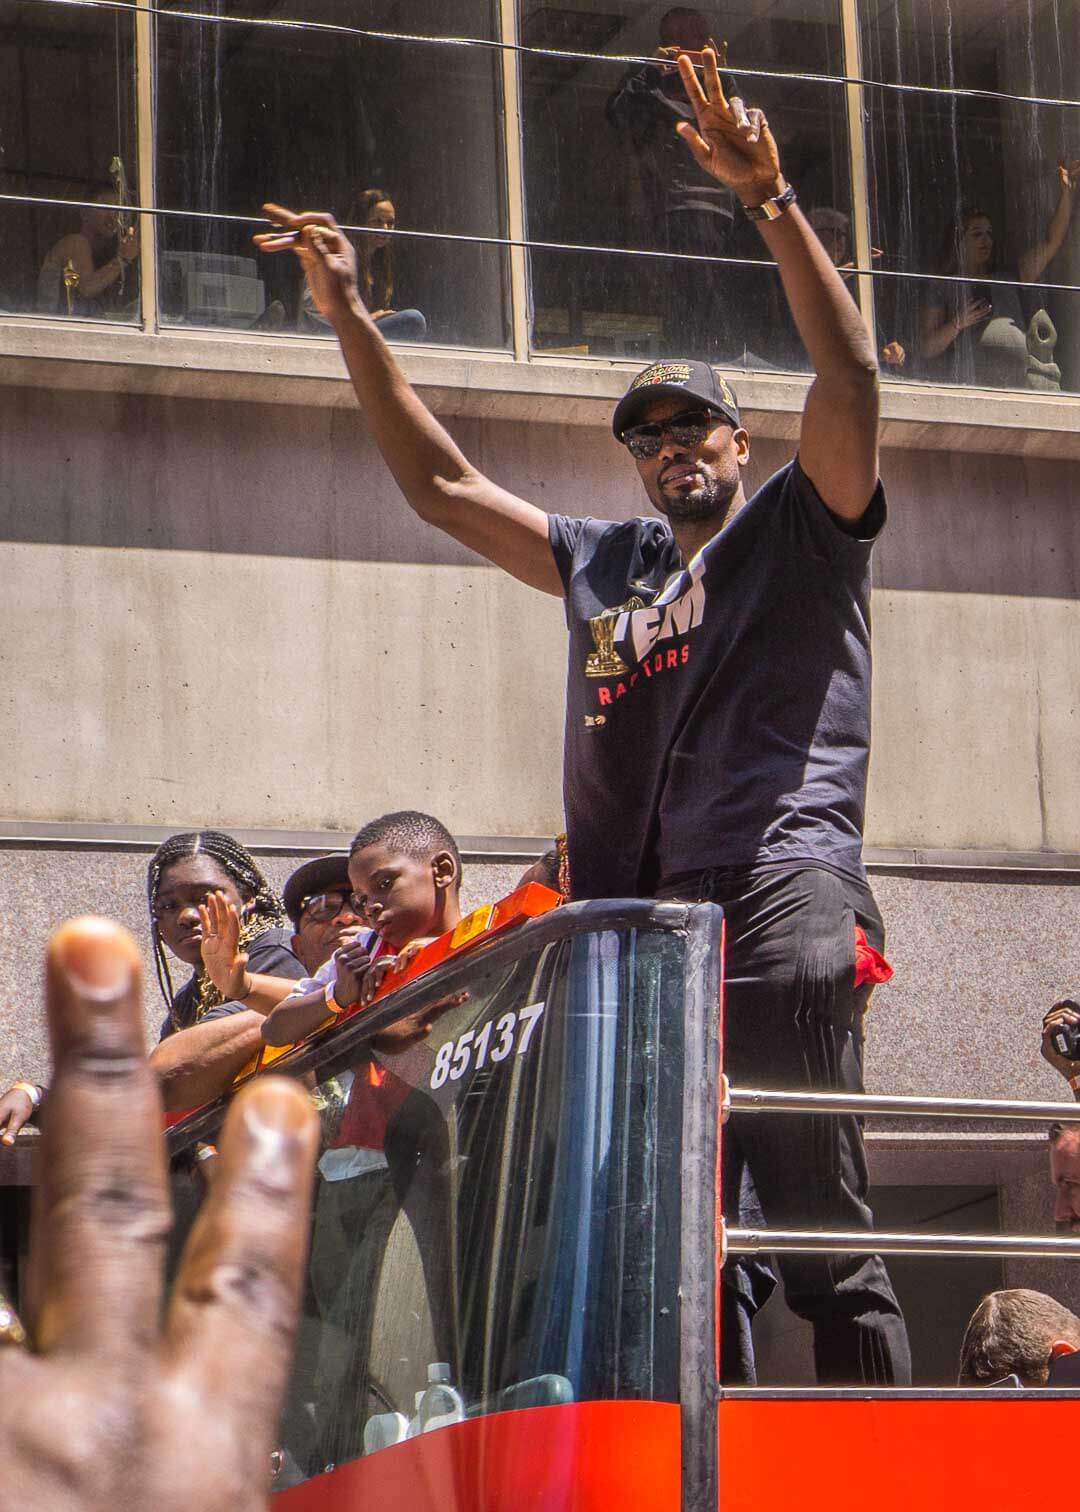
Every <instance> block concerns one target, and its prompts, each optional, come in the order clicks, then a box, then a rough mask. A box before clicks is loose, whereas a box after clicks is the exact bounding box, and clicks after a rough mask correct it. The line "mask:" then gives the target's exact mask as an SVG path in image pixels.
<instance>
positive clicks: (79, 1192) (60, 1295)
mask: <svg viewBox="0 0 1080 1512" xmlns="http://www.w3.org/2000/svg"><path fill="white" fill-rule="evenodd" d="M46 982H47V985H46V1009H47V1012H48V1018H49V1036H50V1040H51V1044H52V1056H53V1065H54V1068H55V1070H54V1075H53V1083H52V1089H51V1091H50V1094H49V1100H48V1103H47V1105H46V1107H45V1109H44V1111H43V1118H42V1124H43V1130H42V1146H41V1165H40V1169H41V1180H40V1182H39V1184H38V1187H37V1190H36V1191H35V1193H34V1207H33V1229H32V1239H31V1263H30V1275H31V1278H32V1289H31V1306H30V1309H29V1311H30V1319H31V1328H32V1332H33V1336H34V1338H35V1342H36V1344H37V1347H38V1348H39V1349H40V1350H54V1349H70V1350H80V1351H86V1352H88V1353H90V1352H92V1353H99V1354H106V1353H111V1354H115V1353H120V1354H127V1355H133V1360H132V1363H133V1364H134V1363H135V1359H136V1358H137V1356H138V1352H139V1350H146V1349H147V1348H148V1347H149V1345H150V1344H151V1343H153V1342H154V1341H156V1339H157V1336H158V1307H159V1302H160V1291H161V1267H162V1261H163V1255H164V1241H165V1236H166V1234H167V1233H168V1230H169V1225H170V1221H171V1215H170V1211H169V1200H168V1195H167V1190H166V1184H165V1153H164V1151H165V1147H164V1142H163V1140H162V1136H161V1100H160V1098H159V1097H158V1093H157V1086H156V1083H155V1081H154V1078H153V1075H152V1073H151V1072H150V1069H149V1067H148V1066H147V1064H146V1047H145V1043H144V1040H143V1024H142V1010H141V1001H140V999H141V987H142V970H141V964H140V960H139V953H138V950H137V949H136V947H135V942H134V941H133V940H132V938H131V936H130V935H129V934H128V933H127V932H126V931H125V930H123V929H121V928H120V926H119V925H118V924H113V923H111V922H110V921H109V920H107V919H97V918H84V919H74V920H72V921H71V922H70V923H67V924H63V925H61V927H60V928H59V929H58V930H57V931H56V933H55V934H54V935H53V937H52V940H51V941H50V943H49V948H48V953H47V956H46Z"/></svg>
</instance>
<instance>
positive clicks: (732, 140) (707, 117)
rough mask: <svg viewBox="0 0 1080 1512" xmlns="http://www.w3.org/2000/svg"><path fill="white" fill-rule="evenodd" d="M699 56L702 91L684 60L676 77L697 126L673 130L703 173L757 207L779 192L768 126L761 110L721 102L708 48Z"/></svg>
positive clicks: (777, 159) (682, 124) (713, 60)
mask: <svg viewBox="0 0 1080 1512" xmlns="http://www.w3.org/2000/svg"><path fill="white" fill-rule="evenodd" d="M701 56H702V72H703V74H704V77H705V88H704V89H702V87H701V81H700V80H699V79H698V76H697V74H696V73H695V71H694V65H693V63H692V61H691V59H690V57H689V56H688V55H687V54H686V53H682V54H680V57H679V72H680V74H681V75H682V81H683V87H684V88H685V90H686V95H687V99H688V100H689V101H690V103H691V105H692V106H693V107H694V115H695V116H696V118H697V126H696V128H695V127H694V126H691V125H690V123H689V121H680V122H679V124H678V125H677V126H676V128H675V130H676V131H677V132H678V133H679V135H680V136H681V137H682V139H683V141H684V142H685V143H686V145H687V147H689V149H690V151H691V152H692V153H693V154H694V157H695V158H696V159H697V161H698V163H699V164H700V165H701V167H702V168H704V169H705V172H706V173H710V174H711V175H712V176H713V178H715V179H718V180H719V181H720V183H721V184H726V185H727V187H728V188H729V189H733V190H734V191H735V193H736V194H737V195H738V196H739V198H740V199H741V200H742V202H743V204H744V205H760V204H762V203H763V201H765V200H767V199H771V198H772V197H773V196H774V195H777V194H780V193H781V192H782V191H783V189H784V179H783V175H782V174H781V172H780V156H779V153H778V152H777V149H776V143H775V141H774V140H773V134H772V132H771V131H770V130H769V123H768V121H766V119H765V115H764V113H763V112H762V111H760V110H756V109H755V110H747V109H746V107H745V106H744V105H743V102H742V101H741V100H740V99H739V98H738V96H737V95H733V96H732V98H731V99H730V100H728V99H727V97H726V96H725V94H724V87H723V85H722V84H721V82H720V71H719V69H718V67H717V63H716V53H715V52H714V51H713V49H712V48H711V47H707V48H706V49H705V50H704V52H703V53H702V55H701Z"/></svg>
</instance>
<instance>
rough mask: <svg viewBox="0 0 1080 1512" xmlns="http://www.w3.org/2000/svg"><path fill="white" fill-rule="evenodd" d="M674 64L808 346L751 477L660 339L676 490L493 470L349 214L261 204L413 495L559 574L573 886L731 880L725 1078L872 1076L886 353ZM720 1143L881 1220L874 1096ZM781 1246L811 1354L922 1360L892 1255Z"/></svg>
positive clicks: (834, 1223) (660, 421)
mask: <svg viewBox="0 0 1080 1512" xmlns="http://www.w3.org/2000/svg"><path fill="white" fill-rule="evenodd" d="M679 70H680V72H681V74H682V78H683V83H684V85H685V88H686V91H687V95H688V98H689V99H690V101H691V104H692V105H693V108H694V114H695V118H696V126H694V125H691V124H690V123H689V122H685V121H684V122H681V123H679V125H678V126H677V128H676V129H677V131H678V134H679V135H680V136H681V137H682V138H683V142H684V144H685V146H686V147H687V149H688V150H689V151H690V152H691V153H692V154H693V156H694V158H695V159H696V161H697V162H698V164H699V165H700V166H701V167H702V168H704V169H705V170H706V171H707V172H708V173H710V174H712V175H713V177H714V178H715V179H717V180H718V181H719V182H720V183H721V184H724V185H726V186H727V187H728V188H730V189H731V190H732V191H733V192H734V194H735V195H736V196H737V197H738V199H739V200H740V201H741V203H742V206H743V208H744V210H745V213H746V214H747V215H748V216H749V217H750V218H751V220H752V221H753V222H754V223H755V225H756V226H757V227H758V229H759V230H760V232H761V235H762V238H763V240H764V242H765V245H766V249H767V255H768V256H770V257H772V258H773V259H775V261H776V264H777V266H778V269H779V274H780V278H781V280H782V282H783V286H784V291H785V295H786V298H787V301H788V304H789V305H790V308H791V313H792V318H793V320H794V322H795V325H796V326H797V328H798V331H799V335H800V338H801V340H802V342H803V344H804V346H805V348H806V351H807V354H808V356H809V358H810V362H811V365H812V367H813V369H814V372H815V375H816V376H815V378H814V382H813V384H812V385H811V387H810V391H809V393H808V395H807V398H806V405H805V409H804V412H803V417H802V427H801V433H800V438H799V451H798V456H797V457H796V458H794V459H793V461H792V462H790V463H789V464H788V465H787V466H786V467H784V468H782V469H781V470H780V471H779V472H778V473H776V474H775V476H773V477H772V478H770V479H769V480H768V481H767V482H766V483H765V484H764V485H763V486H762V487H761V488H760V489H759V490H758V491H757V492H756V493H755V494H754V495H753V496H752V497H751V498H747V497H746V494H745V492H744V489H743V484H742V471H743V468H744V467H745V465H746V463H747V460H748V458H749V455H750V437H749V435H748V434H747V431H746V429H745V428H744V426H743V424H742V420H741V417H740V414H739V408H738V404H737V402H736V398H735V395H734V393H733V392H732V390H731V388H730V387H729V386H728V384H727V383H726V381H725V380H724V379H723V378H721V377H720V376H718V375H717V374H716V373H715V372H714V371H713V370H712V369H711V368H709V367H708V366H706V365H704V364H702V363H698V362H691V361H665V362H659V363H655V364H653V365H652V366H650V367H648V368H646V369H645V371H644V372H642V373H640V374H639V375H638V376H637V377H636V378H635V379H634V380H633V382H632V383H631V385H630V387H629V389H628V390H627V392H626V394H625V395H624V396H623V398H622V399H621V400H620V402H619V405H618V407H617V409H616V411H615V416H614V432H615V435H616V437H617V439H618V440H619V441H621V442H622V443H623V445H624V446H625V447H626V449H627V451H628V452H629V453H630V456H631V458H632V459H633V462H634V464H635V466H636V468H637V473H638V477H639V479H640V481H641V483H642V485H643V486H644V488H645V492H646V494H647V495H648V498H649V502H650V503H651V504H652V506H653V508H654V509H655V511H656V517H649V518H638V519H633V520H627V521H625V522H622V523H617V524H616V523H610V522H606V521H603V520H595V519H585V520H583V519H575V518H571V517H569V516H565V515H551V516H548V515H547V514H546V513H545V512H544V511H542V510H540V509H538V508H537V507H536V506H535V505H533V504H530V503H528V502H527V501H526V500H524V499H521V498H518V497H516V496H514V495H513V494H510V493H508V492H507V491H506V490H505V489H503V488H500V487H499V485H498V484H496V483H494V482H493V481H492V480H491V479H489V478H487V477H485V476H484V475H483V474H482V473H480V472H479V471H478V470H477V469H476V468H475V467H474V466H473V465H472V464H471V463H470V462H469V461H468V459H467V458H466V457H465V456H464V455H463V454H462V453H461V452H460V450H459V449H458V447H457V446H456V445H455V444H454V442H453V441H452V440H451V438H450V437H449V436H448V435H447V433H446V432H445V431H444V430H443V429H442V427H441V426H440V425H439V424H438V422H437V421H436V420H435V419H434V417H433V416H432V415H431V414H429V412H428V411H427V410H426V409H425V408H424V406H423V405H422V404H421V403H420V400H419V399H418V398H417V396H416V394H415V393H414V392H413V390H412V389H411V388H410V387H409V384H408V382H407V381H406V379H405V377H404V375H403V374H402V372H401V371H400V369H399V368H398V367H397V365H396V363H395V361H394V359H393V356H392V355H391V353H390V350H389V348H388V347H387V346H386V344H385V342H384V341H383V340H382V339H381V337H380V336H379V334H378V331H377V330H376V328H375V325H374V323H373V322H372V321H371V319H370V317H369V316H368V315H367V313H366V312H365V310H364V305H363V300H362V299H361V298H360V296H359V293H358V291H357V286H356V267H355V258H354V254H353V251H352V248H351V247H350V245H349V242H348V241H347V239H346V238H345V237H344V236H343V235H342V233H341V232H340V231H339V230H338V229H337V227H336V224H335V223H334V221H333V219H332V217H330V216H328V215H322V214H305V215H293V214H292V213H291V212H289V211H287V210H283V209H281V208H280V207H278V206H269V207H267V208H268V213H269V214H270V215H271V218H272V219H273V220H274V221H275V222H276V224H277V225H278V227H279V230H278V231H276V232H271V233H269V234H267V235H265V236H262V237H260V238H258V240H259V242H260V244H261V245H262V246H263V247H264V249H265V250H267V251H276V250H284V249H286V248H290V249H292V250H294V251H295V252H296V253H297V254H298V255H299V257H300V259H301V262H302V263H303V266H304V269H305V272H306V274H307V277H308V280H309V283H310V285H311V289H312V293H313V295H314V298H315V300H316V302H317V303H318V305H319V307H320V309H321V310H322V311H323V313H324V314H325V315H326V317H327V319H328V320H329V321H330V322H331V323H332V325H333V326H334V328H335V330H336V332H337V335H338V338H339V340H340V342H341V345H342V349H343V351H344V354H345V358H346V361H347V363H348V366H349V372H350V374H351V376H352V380H353V385H354V387H355V389H356V392H357V395H358V397H359V400H360V404H361V407H362V409H363V411H364V414H365V416H366V418H367V420H368V423H369V425H370V427H371V430H372V433H373V435H374V438H375V440H376V442H377V443H378V445H379V447H380V449H381V451H382V453H383V456H384V457H385V459H386V461H387V463H388V465H389V467H390V469H391V471H392V472H393V474H394V476H395V478H396V479H397V482H398V484H399V486H400V488H401V490H402V492H403V493H404V494H405V497H406V499H407V500H408V501H409V503H410V504H411V505H412V507H413V509H415V510H416V512H417V513H418V514H419V515H420V516H421V517H422V518H423V519H425V520H427V521H428V522H430V523H431V524H433V525H437V526H439V527H440V528H441V529H443V530H446V531H448V532H449V533H450V534H451V535H453V536H454V537H456V539H457V540H459V541H461V542H463V543H464V544H465V545H466V546H469V547H471V548H472V549H473V550H474V551H478V552H480V553H481V554H482V555H484V556H486V557H488V558H489V560H491V561H492V562H494V563H496V564H497V565H498V566H500V567H503V568H504V569H505V570H506V571H508V572H511V573H513V575H514V576H515V577H517V578H520V579H521V580H522V581H523V582H525V583H528V584H530V585H531V586H532V587H534V588H538V589H541V590H543V591H544V592H547V593H552V594H556V595H558V596H559V597H561V598H563V599H564V601H565V604H566V617H567V624H568V627H569V636H570V668H569V680H568V693H567V705H568V707H567V722H566V743H565V768H564V792H565V803H566V820H567V833H568V839H569V860H570V885H571V894H572V896H573V897H574V898H575V899H576V898H609V897H656V896H660V897H668V898H681V899H692V900H696V899H713V900H715V901H716V902H717V903H719V904H721V905H722V907H723V909H724V912H725V915H726V921H727V940H726V999H725V1045H724V1055H725V1065H726V1069H727V1072H728V1075H729V1076H730V1077H731V1079H732V1081H734V1082H738V1083H741V1084H742V1085H744V1086H747V1085H750V1086H755V1085H756V1086H771V1087H785V1088H807V1087H810V1088H817V1089H822V1090H825V1089H839V1090H848V1091H858V1090H861V1087H862V1069H861V1063H862V1037H861V1017H862V1008H863V1006H864V1000H865V996H866V993H867V990H868V989H867V988H866V986H865V985H864V986H863V987H858V988H857V987H856V986H855V929H856V926H861V928H862V929H863V931H864V934H865V937H866V939H867V941H868V942H869V944H870V946H872V947H874V948H876V949H880V947H881V944H882V933H883V931H882V925H881V918H880V915H879V914H878V911H877V907H876V905H875V903H874V899H873V896H872V894H871V892H870V890H869V888H868V887H867V885H866V877H865V873H864V870H863V863H862V854H861V851H862V826H863V806H864V795H865V788H866V768H867V758H868V754H869V743H870V621H869V594H870V551H871V547H872V545H873V542H874V540H875V539H876V537H877V535H878V532H879V531H880V530H881V528H882V526H883V524H884V521H885V499H884V495H883V492H882V489H881V485H880V483H879V481H878V376H877V364H876V362H875V359H874V350H873V345H872V343H871V342H870V341H869V339H868V337H867V333H866V330H865V327H864V326H863V323H862V321H861V319H860V316H859V312H858V310H857V309H856V307H855V305H854V303H853V302H852V299H851V296H850V295H849V293H848V292H847V290H846V289H845V286H844V282H843V280H842V278H841V277H840V275H839V273H838V272H837V271H836V269H835V268H834V267H833V264H832V261H831V259H830V258H829V256H828V255H827V253H826V252H825V250H824V248H823V247H822V245H821V243H820V242H819V241H818V239H817V237H816V236H815V235H814V232H813V229H812V228H811V226H810V225H809V223H808V222H807V220H806V219H805V218H804V217H803V215H802V214H801V212H800V210H799V208H798V206H797V204H796V203H795V191H794V189H793V188H792V187H791V186H790V185H789V184H788V183H787V182H786V180H785V179H784V177H783V174H782V172H781V169H780V164H779V160H778V155H777V150H776V143H775V141H774V140H773V137H772V133H771V132H770V130H769V128H768V125H767V123H766V121H765V119H764V116H763V115H762V113H761V112H760V111H757V110H748V109H747V108H746V107H745V106H744V105H743V103H742V101H741V100H738V99H731V100H728V99H727V98H726V97H725V95H724V91H723V88H722V85H721V82H720V76H719V73H718V70H717V62H716V56H715V53H714V52H713V51H712V50H711V49H706V50H705V51H704V54H703V69H702V72H703V78H704V85H703V84H702V81H701V80H700V79H699V77H698V75H697V73H696V72H695V68H694V65H693V63H692V62H691V60H690V59H688V58H687V57H685V56H682V57H680V59H679ZM698 318H699V319H700V320H701V321H702V322H706V321H709V320H710V319H712V318H714V312H713V311H712V310H710V308H708V307H707V305H703V306H702V307H701V308H699V311H698ZM724 1156H725V1170H724V1190H725V1193H726V1194H727V1196H728V1198H729V1201H730V1199H735V1198H737V1196H738V1194H739V1192H740V1189H741V1186H742V1183H743V1178H744V1175H745V1173H746V1172H749V1175H750V1177H751V1178H752V1185H753V1187H754V1188H755V1189H756V1192H757V1195H758V1198H759V1199H760V1202H761V1206H762V1209H763V1210H764V1215H765V1219H766V1221H767V1222H768V1224H769V1225H770V1226H772V1227H783V1228H817V1229H833V1230H838V1229H847V1230H851V1229H855V1230H861V1231H864V1232H865V1233H866V1234H867V1241H868V1244H867V1248H868V1249H869V1248H870V1247H871V1245H872V1237H871V1235H872V1218H871V1213H870V1209H869V1207H868V1206H867V1203H866V1193H867V1172H866V1162H865V1154H864V1150H863V1143H862V1137H861V1133H860V1130H859V1126H858V1123H857V1120H855V1119H854V1118H841V1117H830V1118H822V1117H802V1116H790V1117H788V1116H784V1117H774V1118H769V1117H763V1116H761V1115H735V1116H734V1117H733V1118H732V1119H731V1120H730V1122H729V1123H728V1125H727V1127H726V1129H725V1137H724ZM729 1211H734V1207H733V1206H729ZM780 1270H781V1275H782V1279H783V1281H784V1286H785V1290H786V1294H787V1300H788V1303H789V1305H790V1306H791V1307H792V1308H793V1309H794V1310H795V1311H796V1312H797V1313H799V1314H800V1315H801V1316H802V1317H804V1318H806V1319H807V1320H808V1321H810V1322H811V1323H812V1325H813V1329H814V1349H815V1360H816V1365H817V1371H818V1378H819V1380H821V1381H823V1382H830V1383H835V1384H857V1383H862V1382H867V1383H874V1384H890V1383H895V1384H903V1383H905V1382H906V1381H907V1380H908V1379H909V1373H910V1362H909V1358H908V1347H907V1337H906V1332H905V1329H904V1323H903V1318H902V1316H901V1313H900V1308H899V1305H898V1303H897V1301H896V1298H895V1296H894V1294H893V1291H892V1288H891V1286H890V1283H889V1279H888V1276H887V1274H886V1271H885V1268H884V1266H883V1264H882V1262H881V1260H880V1258H878V1257H877V1256H874V1255H872V1254H863V1255H853V1256H843V1255H812V1256H785V1257H783V1259H782V1261H781V1264H780ZM733 1290H734V1289H733V1288H732V1287H730V1286H728V1287H726V1288H725V1302H726V1305H727V1306H728V1307H734V1306H736V1305H737V1304H736V1302H735V1301H734V1300H733V1299H732V1298H731V1297H730V1296H728V1295H727V1293H729V1292H731V1291H733ZM746 1301H747V1299H744V1307H745V1305H746ZM752 1305H753V1304H752V1301H751V1302H750V1306H751V1307H752ZM726 1321H727V1323H728V1324H730V1325H731V1326H729V1327H728V1328H727V1331H726V1337H727V1338H728V1339H729V1340H732V1339H738V1337H739V1336H740V1330H739V1329H738V1327H737V1326H735V1324H736V1322H737V1319H732V1318H730V1317H729V1318H728V1319H727V1320H726ZM725 1375H726V1378H728V1379H733V1378H741V1379H744V1380H749V1379H752V1375H753V1358H752V1354H751V1353H750V1352H749V1350H744V1352H743V1358H742V1359H738V1360H735V1361H734V1362H733V1361H732V1360H731V1359H730V1356H728V1357H726V1359H725Z"/></svg>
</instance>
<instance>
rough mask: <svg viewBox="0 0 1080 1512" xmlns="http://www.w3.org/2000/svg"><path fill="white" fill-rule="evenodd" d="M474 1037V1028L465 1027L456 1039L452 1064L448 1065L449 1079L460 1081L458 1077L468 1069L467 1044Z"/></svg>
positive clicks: (468, 1054)
mask: <svg viewBox="0 0 1080 1512" xmlns="http://www.w3.org/2000/svg"><path fill="white" fill-rule="evenodd" d="M475 1037H476V1031H475V1030H473V1029H466V1031H465V1033H464V1034H463V1035H462V1036H461V1038H460V1039H459V1040H458V1042H457V1049H456V1050H455V1051H454V1064H453V1065H452V1066H451V1067H450V1080H451V1081H460V1079H461V1078H462V1077H463V1076H464V1075H465V1073H466V1071H467V1070H468V1069H469V1060H470V1058H471V1057H470V1053H469V1046H470V1045H471V1044H472V1042H473V1040H474V1039H475Z"/></svg>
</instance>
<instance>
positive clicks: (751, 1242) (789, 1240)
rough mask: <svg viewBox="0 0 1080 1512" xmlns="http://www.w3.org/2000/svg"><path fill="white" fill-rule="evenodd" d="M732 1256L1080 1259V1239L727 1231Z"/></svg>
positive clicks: (726, 1248) (1011, 1235)
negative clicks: (964, 1256)
mask: <svg viewBox="0 0 1080 1512" xmlns="http://www.w3.org/2000/svg"><path fill="white" fill-rule="evenodd" d="M724 1247H725V1252H726V1254H728V1255H760V1254H765V1255H768V1254H781V1255H818V1254H826V1255H992V1256H996V1257H998V1258H999V1259H1017V1260H1019V1259H1028V1260H1031V1259H1039V1260H1067V1259H1072V1258H1074V1257H1080V1238H1077V1239H1050V1238H1045V1237H1043V1236H1040V1235H1033V1234H887V1233H877V1232H873V1231H871V1232H868V1231H867V1230H865V1229H863V1230H860V1231H857V1232H854V1233H851V1232H848V1231H846V1230H836V1231H832V1230H817V1229H814V1230H802V1229H744V1228H728V1229H725V1246H724Z"/></svg>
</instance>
